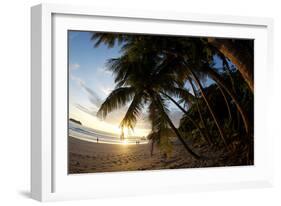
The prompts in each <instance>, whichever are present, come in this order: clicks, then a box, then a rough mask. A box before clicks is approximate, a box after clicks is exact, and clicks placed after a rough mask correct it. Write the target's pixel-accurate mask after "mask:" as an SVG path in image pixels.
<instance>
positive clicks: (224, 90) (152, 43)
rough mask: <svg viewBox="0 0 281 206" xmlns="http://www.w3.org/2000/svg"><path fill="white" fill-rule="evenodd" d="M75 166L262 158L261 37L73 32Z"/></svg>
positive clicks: (187, 164) (127, 167) (71, 141)
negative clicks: (257, 55) (257, 41)
mask: <svg viewBox="0 0 281 206" xmlns="http://www.w3.org/2000/svg"><path fill="white" fill-rule="evenodd" d="M67 35H68V48H67V49H68V119H67V121H68V138H67V141H68V142H67V144H68V174H81V173H103V172H125V171H144V170H145V171H147V170H162V169H188V168H190V169H191V168H207V167H229V166H249V165H254V40H253V39H231V38H216V37H194V36H192V37H191V36H176V35H158V34H157V35H156V34H134V33H114V32H100V31H76V30H69V31H68V34H67Z"/></svg>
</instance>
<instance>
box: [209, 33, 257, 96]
mask: <svg viewBox="0 0 281 206" xmlns="http://www.w3.org/2000/svg"><path fill="white" fill-rule="evenodd" d="M208 42H209V43H210V44H212V45H213V46H215V47H216V48H217V49H218V50H219V51H220V52H221V53H223V54H224V56H226V57H227V58H228V59H230V61H231V62H232V63H233V64H235V66H236V68H237V69H238V71H239V72H240V73H241V75H242V76H243V78H244V80H245V81H246V82H247V84H248V86H249V87H250V89H251V91H252V92H254V73H253V70H254V68H253V66H254V63H253V57H252V56H251V55H247V54H246V53H245V52H241V50H240V49H239V48H237V47H236V46H235V44H234V43H233V42H232V41H231V40H227V39H217V38H208Z"/></svg>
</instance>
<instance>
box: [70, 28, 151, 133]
mask: <svg viewBox="0 0 281 206" xmlns="http://www.w3.org/2000/svg"><path fill="white" fill-rule="evenodd" d="M68 35H69V36H68V38H69V48H68V52H69V62H68V64H69V118H74V119H76V120H79V121H81V122H82V124H83V125H85V126H87V127H90V128H93V129H98V130H102V131H107V132H112V133H117V134H119V133H120V128H119V124H120V122H121V120H122V117H123V116H124V115H125V112H126V107H124V108H122V109H119V110H116V111H114V112H112V113H110V114H109V115H108V117H107V118H106V119H105V120H100V119H99V118H98V117H96V112H97V111H98V109H99V107H100V105H101V104H102V102H103V101H104V100H105V98H106V97H107V95H108V94H109V93H110V92H111V91H112V90H113V89H114V87H115V84H114V77H113V76H112V74H111V72H110V71H108V69H107V68H106V62H107V60H108V59H110V58H116V57H118V56H120V55H121V53H120V46H115V47H114V48H110V49H109V48H107V47H106V46H105V45H100V46H99V47H98V48H95V47H94V43H93V41H91V40H90V38H91V33H90V32H80V31H69V34H68ZM149 129H150V126H149V124H148V122H147V121H146V119H145V117H141V118H140V120H139V121H138V124H137V125H136V128H135V129H134V132H133V133H132V132H131V133H130V135H133V136H146V135H147V134H148V133H149ZM125 133H126V131H125Z"/></svg>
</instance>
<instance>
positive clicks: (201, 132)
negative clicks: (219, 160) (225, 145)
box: [161, 92, 210, 144]
mask: <svg viewBox="0 0 281 206" xmlns="http://www.w3.org/2000/svg"><path fill="white" fill-rule="evenodd" d="M161 94H163V95H164V96H165V97H167V98H168V99H170V100H171V101H172V102H173V103H174V104H175V105H176V106H177V107H178V108H179V109H180V110H181V111H182V112H183V113H184V114H185V116H186V117H187V118H188V119H189V121H190V122H191V123H192V124H193V126H195V127H196V128H197V129H198V130H199V132H200V135H201V137H202V138H203V139H204V140H205V141H207V142H208V143H209V144H210V142H209V140H208V138H206V137H205V136H204V133H203V131H202V129H201V128H200V126H199V125H198V124H197V123H196V122H195V121H194V120H193V119H192V118H191V117H190V116H189V115H188V112H187V111H186V110H185V109H184V108H183V107H182V106H181V105H180V104H179V103H177V101H175V100H174V99H173V98H172V97H170V96H169V95H167V94H165V93H164V92H161Z"/></svg>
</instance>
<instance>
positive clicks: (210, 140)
mask: <svg viewBox="0 0 281 206" xmlns="http://www.w3.org/2000/svg"><path fill="white" fill-rule="evenodd" d="M188 81H189V83H190V84H191V87H192V91H193V93H194V96H195V101H196V107H197V111H198V113H199V117H200V120H201V122H202V125H203V127H204V131H205V132H206V134H207V139H208V141H209V143H211V144H214V142H213V140H212V139H211V135H210V133H209V131H208V130H207V126H206V125H207V124H206V122H205V120H204V118H203V116H202V113H201V109H200V107H199V103H198V98H199V97H198V95H197V92H196V89H195V86H194V84H193V82H192V79H191V78H190V77H188Z"/></svg>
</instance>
